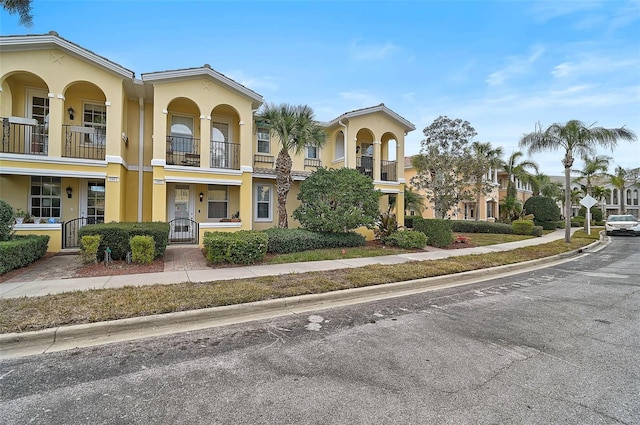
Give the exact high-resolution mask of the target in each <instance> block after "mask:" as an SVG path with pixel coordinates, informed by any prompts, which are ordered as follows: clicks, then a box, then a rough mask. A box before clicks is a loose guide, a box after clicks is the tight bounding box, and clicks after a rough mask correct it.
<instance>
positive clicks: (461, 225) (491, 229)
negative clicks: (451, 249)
mask: <svg viewBox="0 0 640 425" xmlns="http://www.w3.org/2000/svg"><path fill="white" fill-rule="evenodd" d="M451 231H453V232H458V233H497V234H506V235H510V234H511V233H513V228H512V227H511V225H509V224H506V223H491V222H489V221H473V220H451Z"/></svg>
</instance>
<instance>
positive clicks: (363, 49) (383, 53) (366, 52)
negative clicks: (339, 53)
mask: <svg viewBox="0 0 640 425" xmlns="http://www.w3.org/2000/svg"><path fill="white" fill-rule="evenodd" d="M397 49H398V46H396V45H395V44H393V43H391V42H389V41H388V42H386V43H384V44H368V45H367V44H359V42H358V41H357V40H356V41H353V42H351V44H350V46H349V51H350V53H351V59H352V60H354V61H376V60H381V59H385V58H387V57H388V56H389V55H390V54H391V53H393V52H394V51H396V50H397Z"/></svg>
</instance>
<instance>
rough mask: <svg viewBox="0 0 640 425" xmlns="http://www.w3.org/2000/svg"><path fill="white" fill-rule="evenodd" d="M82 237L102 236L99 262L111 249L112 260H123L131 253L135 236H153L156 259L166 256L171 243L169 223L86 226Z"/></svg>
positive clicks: (82, 229) (81, 232)
mask: <svg viewBox="0 0 640 425" xmlns="http://www.w3.org/2000/svg"><path fill="white" fill-rule="evenodd" d="M78 233H79V235H80V237H82V236H85V235H101V236H102V240H101V241H100V247H99V248H98V260H102V259H103V258H104V251H105V250H106V249H107V247H108V248H110V249H111V258H112V259H114V260H123V259H125V258H126V256H127V252H129V251H131V247H130V246H129V240H130V239H131V238H132V237H133V236H137V235H142V236H151V237H152V238H153V240H154V242H155V249H154V258H158V257H161V256H163V255H164V251H165V250H166V249H167V244H168V243H169V223H160V222H154V223H101V224H91V225H88V226H84V227H82V228H81V229H80V231H79V232H78Z"/></svg>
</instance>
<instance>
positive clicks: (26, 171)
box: [0, 167, 107, 179]
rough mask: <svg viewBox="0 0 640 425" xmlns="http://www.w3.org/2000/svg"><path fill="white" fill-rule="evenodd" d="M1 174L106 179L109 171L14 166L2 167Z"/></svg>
mask: <svg viewBox="0 0 640 425" xmlns="http://www.w3.org/2000/svg"><path fill="white" fill-rule="evenodd" d="M0 174H15V175H19V176H47V177H77V178H83V177H86V178H95V179H104V178H106V177H107V172H106V171H105V172H89V171H68V170H45V169H42V168H14V167H10V168H8V167H2V168H0Z"/></svg>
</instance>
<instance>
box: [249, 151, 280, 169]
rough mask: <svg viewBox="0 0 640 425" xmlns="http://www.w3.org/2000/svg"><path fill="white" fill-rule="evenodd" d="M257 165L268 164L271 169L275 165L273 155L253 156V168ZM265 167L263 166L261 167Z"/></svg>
mask: <svg viewBox="0 0 640 425" xmlns="http://www.w3.org/2000/svg"><path fill="white" fill-rule="evenodd" d="M257 164H265V165H266V164H268V165H269V168H273V165H274V164H275V158H274V157H273V155H264V154H254V155H253V166H254V167H255V166H256V165H257ZM265 165H263V167H264V166H265Z"/></svg>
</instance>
